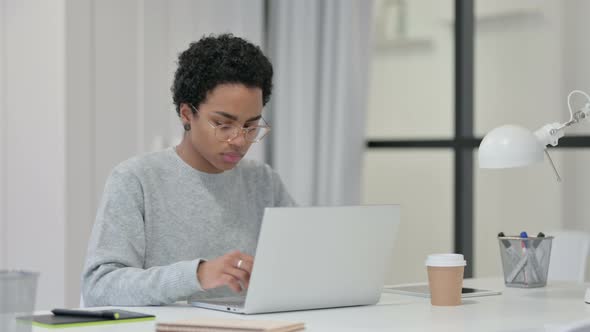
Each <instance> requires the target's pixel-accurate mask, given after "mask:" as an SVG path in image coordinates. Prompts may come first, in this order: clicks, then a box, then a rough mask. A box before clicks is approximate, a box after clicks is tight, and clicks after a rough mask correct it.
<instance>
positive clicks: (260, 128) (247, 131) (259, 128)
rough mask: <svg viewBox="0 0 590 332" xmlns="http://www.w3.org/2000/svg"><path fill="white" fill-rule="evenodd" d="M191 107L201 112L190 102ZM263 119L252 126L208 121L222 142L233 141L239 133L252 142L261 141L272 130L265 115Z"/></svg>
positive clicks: (216, 136)
mask: <svg viewBox="0 0 590 332" xmlns="http://www.w3.org/2000/svg"><path fill="white" fill-rule="evenodd" d="M189 105H190V107H191V108H192V109H193V110H194V111H195V112H199V110H198V109H197V108H196V107H195V106H193V105H192V104H189ZM260 119H261V120H262V121H263V123H264V124H263V125H256V126H250V127H238V126H235V125H230V124H219V125H218V124H215V123H213V122H211V120H207V123H208V124H209V125H210V126H211V127H212V128H213V129H214V131H215V138H217V139H218V140H219V141H220V142H228V143H229V142H231V141H232V140H234V139H235V138H236V137H238V135H240V134H241V135H244V139H245V140H246V141H248V142H250V143H257V142H260V141H261V140H262V139H263V138H264V137H266V135H268V133H269V132H270V130H271V127H270V125H269V124H268V123H267V122H266V120H264V118H263V117H260Z"/></svg>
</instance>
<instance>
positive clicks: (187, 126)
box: [183, 123, 191, 131]
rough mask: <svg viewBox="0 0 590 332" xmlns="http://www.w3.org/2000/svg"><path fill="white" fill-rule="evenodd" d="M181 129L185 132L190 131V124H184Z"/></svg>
mask: <svg viewBox="0 0 590 332" xmlns="http://www.w3.org/2000/svg"><path fill="white" fill-rule="evenodd" d="M183 127H184V130H186V131H189V130H191V124H190V123H185V124H184V125H183Z"/></svg>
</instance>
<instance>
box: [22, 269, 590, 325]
mask: <svg viewBox="0 0 590 332" xmlns="http://www.w3.org/2000/svg"><path fill="white" fill-rule="evenodd" d="M464 286H466V287H479V288H488V289H497V290H501V291H502V295H494V296H487V297H475V298H469V299H464V300H463V305H461V306H457V307H433V306H431V305H430V300H429V299H426V298H420V297H414V296H405V295H397V294H387V293H386V294H383V296H382V297H381V301H380V302H379V303H378V304H377V305H375V306H362V307H350V308H337V309H325V310H308V311H297V312H287V313H275V314H264V315H237V314H231V313H224V312H220V311H213V310H207V309H198V308H194V307H189V306H187V305H175V306H165V307H131V308H130V307H127V308H124V309H128V310H134V311H139V312H145V313H150V314H154V315H156V317H157V318H156V319H157V321H173V320H178V319H186V318H193V317H226V318H239V319H268V320H285V321H302V322H305V326H306V331H311V332H315V331H322V332H323V331H393V330H396V331H539V330H541V331H543V330H544V329H545V327H547V326H550V327H551V326H553V327H554V326H555V325H561V324H565V323H568V322H572V321H576V320H582V319H589V318H590V304H586V303H584V300H583V298H584V293H585V290H586V287H587V286H588V285H575V284H571V283H557V282H554V283H549V284H548V285H547V287H544V288H533V289H519V288H506V287H504V284H503V281H502V280H501V279H496V278H494V279H471V280H469V279H467V280H465V282H464ZM33 331H34V332H41V331H55V329H51V330H49V329H44V328H39V327H34V328H33ZM60 331H61V330H60ZM63 331H66V332H78V331H84V332H94V331H105V332H120V331H126V332H131V331H142V332H145V331H155V323H154V322H141V323H126V324H115V325H102V326H92V327H84V328H67V329H63Z"/></svg>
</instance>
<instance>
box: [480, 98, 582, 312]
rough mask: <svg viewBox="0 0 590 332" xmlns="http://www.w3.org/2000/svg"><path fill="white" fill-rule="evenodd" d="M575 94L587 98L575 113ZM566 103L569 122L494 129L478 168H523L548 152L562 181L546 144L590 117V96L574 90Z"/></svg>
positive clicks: (483, 143) (486, 139) (484, 143)
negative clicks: (573, 97) (571, 101)
mask: <svg viewBox="0 0 590 332" xmlns="http://www.w3.org/2000/svg"><path fill="white" fill-rule="evenodd" d="M574 94H582V95H584V96H585V97H586V104H585V105H584V107H582V108H581V109H580V110H578V111H577V112H575V113H574V112H572V107H571V104H570V99H571V97H572V95H574ZM567 106H568V109H569V112H570V119H569V121H567V122H564V123H558V122H554V123H549V124H546V125H544V126H543V127H541V128H539V129H538V130H537V131H535V132H534V133H533V132H531V131H530V130H528V129H526V128H523V127H521V126H517V125H504V126H500V127H497V128H494V129H492V130H491V131H490V132H489V133H488V134H487V135H486V136H485V137H484V138H483V140H482V141H481V144H480V145H479V152H478V159H479V167H480V168H496V169H497V168H513V167H523V166H528V165H531V164H533V163H537V162H541V161H543V154H546V155H547V158H548V159H549V162H550V163H551V167H552V168H553V171H554V172H555V175H556V177H557V181H558V182H561V177H560V176H559V172H558V171H557V169H556V168H555V164H554V163H553V160H551V156H550V155H549V152H548V151H547V146H548V145H551V146H556V145H557V141H558V140H559V139H560V138H561V137H563V135H564V130H565V128H567V127H570V126H572V125H575V124H577V123H579V122H580V121H582V120H584V119H590V96H588V94H586V93H585V92H583V91H579V90H574V91H572V92H570V93H569V95H568V96H567ZM584 301H585V302H586V303H589V304H590V288H588V289H587V290H586V295H585V297H584Z"/></svg>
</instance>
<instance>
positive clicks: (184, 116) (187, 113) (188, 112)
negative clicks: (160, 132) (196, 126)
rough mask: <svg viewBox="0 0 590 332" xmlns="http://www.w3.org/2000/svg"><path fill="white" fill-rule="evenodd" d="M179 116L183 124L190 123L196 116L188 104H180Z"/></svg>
mask: <svg viewBox="0 0 590 332" xmlns="http://www.w3.org/2000/svg"><path fill="white" fill-rule="evenodd" d="M179 115H180V120H181V121H182V123H183V124H186V123H190V122H191V120H192V119H193V116H194V114H193V109H192V107H191V106H190V105H189V104H186V103H182V104H180V111H179Z"/></svg>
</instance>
